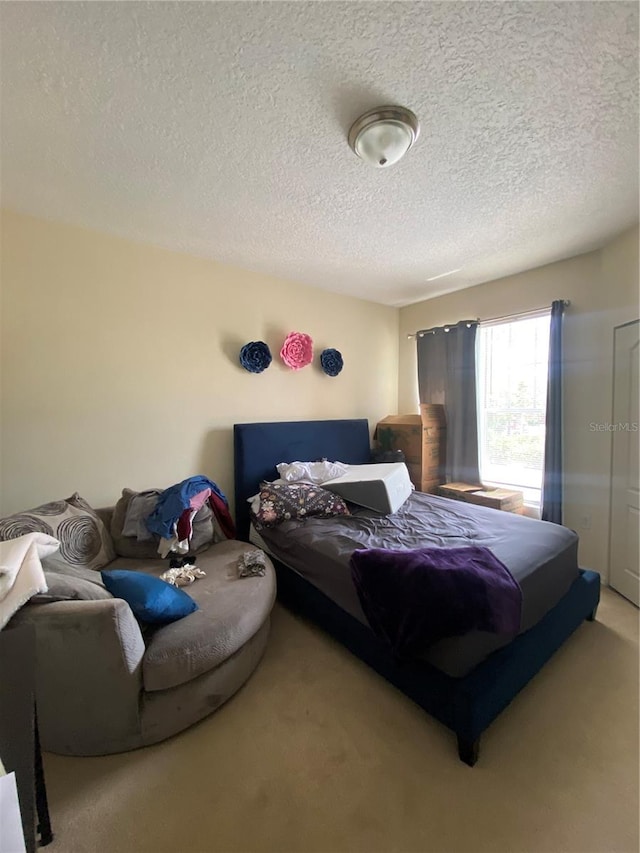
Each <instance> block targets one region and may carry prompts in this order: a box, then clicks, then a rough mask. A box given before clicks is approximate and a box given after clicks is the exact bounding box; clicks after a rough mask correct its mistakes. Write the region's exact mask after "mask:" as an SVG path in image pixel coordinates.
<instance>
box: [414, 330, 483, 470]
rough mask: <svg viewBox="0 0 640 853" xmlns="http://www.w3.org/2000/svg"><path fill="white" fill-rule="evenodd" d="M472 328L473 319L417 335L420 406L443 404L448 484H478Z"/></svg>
mask: <svg viewBox="0 0 640 853" xmlns="http://www.w3.org/2000/svg"><path fill="white" fill-rule="evenodd" d="M477 328H478V324H477V322H476V321H475V320H464V321H462V322H460V323H457V324H456V325H455V326H443V327H440V328H437V329H429V330H428V331H425V332H418V344H417V349H418V387H419V393H420V402H421V403H441V404H444V408H445V415H446V419H447V448H446V480H447V482H448V483H455V482H462V483H471V484H476V483H480V470H479V465H478V408H477V399H476V332H477ZM445 329H448V331H445Z"/></svg>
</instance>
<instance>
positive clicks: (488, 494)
mask: <svg viewBox="0 0 640 853" xmlns="http://www.w3.org/2000/svg"><path fill="white" fill-rule="evenodd" d="M440 494H441V495H442V497H443V498H453V499H454V500H458V501H465V502H466V503H471V504H477V505H478V506H487V507H490V508H492V509H501V510H503V511H504V512H515V513H518V514H522V510H523V507H524V498H523V495H522V492H518V491H513V490H511V489H498V488H488V489H483V488H482V487H481V486H478V485H475V486H474V485H471V484H469V483H446V484H445V485H443V486H440Z"/></svg>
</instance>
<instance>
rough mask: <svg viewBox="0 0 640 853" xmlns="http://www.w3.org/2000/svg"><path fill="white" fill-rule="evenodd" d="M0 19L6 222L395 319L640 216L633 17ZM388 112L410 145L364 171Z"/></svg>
mask: <svg viewBox="0 0 640 853" xmlns="http://www.w3.org/2000/svg"><path fill="white" fill-rule="evenodd" d="M0 7H1V10H0V15H1V24H2V57H1V63H2V64H1V72H2V73H1V80H2V125H1V137H2V153H1V156H2V160H1V165H2V201H3V204H4V205H5V206H7V207H11V208H15V209H18V210H21V211H24V212H27V213H32V214H35V215H39V216H43V217H46V218H50V219H56V220H61V221H64V222H69V223H76V224H80V225H85V226H88V227H90V228H95V229H99V230H102V231H107V232H111V233H116V234H120V235H122V236H126V237H129V238H132V239H135V240H140V241H144V242H150V243H154V244H157V245H161V246H166V247H168V248H172V249H178V250H182V251H186V252H190V253H194V254H198V255H204V256H207V257H212V258H216V259H217V260H220V261H223V262H227V263H231V264H235V265H238V266H242V267H245V268H248V269H254V270H258V271H261V272H266V273H270V274H272V275H275V276H279V277H283V278H287V279H291V280H294V281H299V282H304V283H307V284H310V285H315V286H318V287H322V288H326V289H328V290H333V291H338V292H344V293H350V294H353V295H355V296H359V297H363V298H365V299H372V300H375V301H378V302H383V303H387V304H391V305H402V304H407V303H411V302H416V301H418V300H421V299H425V298H427V297H429V296H433V295H437V294H439V293H443V292H446V291H448V290H456V289H459V288H462V287H467V286H469V285H473V284H478V283H480V282H482V281H487V280H489V279H493V278H498V277H500V276H504V275H508V274H511V273H514V272H518V271H521V270H523V269H529V268H531V267H535V266H539V265H541V264H544V263H547V262H550V261H554V260H558V259H560V258H565V257H569V256H571V255H575V254H579V253H581V252H584V251H588V250H590V249H593V248H597V247H599V246H601V245H602V244H603V243H605V242H606V241H607V240H608V239H610V238H611V237H612V236H614V235H615V234H617V233H619V232H620V231H622V230H623V229H624V228H626V227H628V226H630V225H632V224H633V223H634V222H636V221H637V207H638V5H637V4H636V3H635V2H633V3H626V2H601V3H600V2H595V3H592V2H579V3H578V2H575V3H572V2H558V3H552V2H544V3H536V2H532V3H529V2H515V3H492V2H483V3H475V2H464V3H463V2H460V3H449V2H444V3H436V2H433V3H431V2H418V3H414V2H399V3H386V2H376V3H370V2H346V3H344V2H272V3H255V2H221V3H213V2H212V3H197V2H184V3H167V2H164V3H138V2H127V3H120V2H100V3H94V2H90V3H83V2H73V3H71V2H43V3H41V2H10V3H9V2H3V3H1V4H0ZM384 103H400V104H405V105H406V106H408V107H410V108H411V109H412V110H414V112H415V113H416V114H417V115H418V117H419V118H420V120H421V125H422V132H421V136H420V139H419V140H418V143H417V144H416V146H415V148H414V149H412V150H411V151H410V152H409V154H408V155H407V156H406V158H405V159H404V160H403V161H402V162H401V163H399V164H398V165H397V166H395V167H392V168H390V169H387V170H376V169H373V168H371V167H369V166H367V165H366V164H364V163H363V162H362V161H360V160H358V159H357V158H356V157H355V156H354V155H353V153H352V152H351V151H350V149H349V148H348V146H347V142H346V134H347V131H348V128H349V126H350V124H351V122H352V121H353V120H354V119H355V118H356V117H357V116H358V115H359V114H360V113H362V112H364V111H365V110H367V109H370V108H371V107H374V106H377V105H380V104H384ZM454 268H461V271H460V272H459V273H456V274H454V275H452V276H449V277H446V278H442V279H440V280H438V281H434V282H432V283H428V282H427V281H426V279H427V278H430V277H433V276H438V275H440V274H441V273H444V272H447V271H449V270H452V269H454Z"/></svg>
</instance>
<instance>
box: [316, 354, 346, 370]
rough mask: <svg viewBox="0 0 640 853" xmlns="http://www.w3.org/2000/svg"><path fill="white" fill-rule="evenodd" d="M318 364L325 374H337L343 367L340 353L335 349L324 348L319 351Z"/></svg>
mask: <svg viewBox="0 0 640 853" xmlns="http://www.w3.org/2000/svg"><path fill="white" fill-rule="evenodd" d="M320 366H321V367H322V369H323V370H324V372H325V373H326V374H327V376H337V375H338V374H339V373H340V371H341V370H342V368H343V367H344V361H343V360H342V353H341V352H339V351H338V350H337V349H324V350H322V352H321V353H320Z"/></svg>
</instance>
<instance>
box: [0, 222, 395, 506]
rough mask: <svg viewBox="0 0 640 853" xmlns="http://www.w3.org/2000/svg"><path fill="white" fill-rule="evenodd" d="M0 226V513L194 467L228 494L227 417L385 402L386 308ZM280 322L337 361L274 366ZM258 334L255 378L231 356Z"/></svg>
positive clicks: (96, 500) (146, 483) (389, 315)
mask: <svg viewBox="0 0 640 853" xmlns="http://www.w3.org/2000/svg"><path fill="white" fill-rule="evenodd" d="M1 237H2V261H1V268H0V272H1V276H2V278H1V284H2V325H1V332H2V373H1V379H2V412H1V428H2V432H1V441H2V447H1V450H2V460H1V461H2V468H1V488H2V501H1V512H2V513H3V514H4V513H8V512H13V511H16V510H20V509H27V508H28V507H31V506H34V505H35V504H38V503H41V502H43V501H47V500H53V499H56V498H59V497H62V496H66V495H69V494H70V493H72V492H73V491H75V490H77V491H79V492H80V493H81V494H82V495H83V496H84V497H85V498H86V499H87V500H89V502H90V503H92V504H93V505H96V506H99V505H105V504H110V503H113V502H114V501H115V499H116V498H117V497H118V496H119V494H120V490H121V489H122V488H123V487H124V486H128V487H131V488H135V489H142V488H148V487H150V486H156V485H158V486H161V487H162V486H167V485H170V484H171V483H174V482H176V481H178V480H181V479H182V478H184V477H186V476H189V475H191V474H195V473H203V474H206V475H207V476H209V477H211V478H212V479H214V480H215V481H216V482H218V483H219V484H220V486H221V487H222V489H223V490H224V491H225V492H226V493H227V494H228V496H229V497H230V498H231V497H232V494H233V443H232V429H231V426H232V424H233V423H235V422H243V421H264V420H267V421H268V420H302V419H307V418H308V419H319V418H345V417H346V418H348V417H366V418H368V419H369V422H370V424H371V426H372V427H373V425H374V424H375V422H376V421H377V420H378V419H379V418H381V417H383V416H384V415H387V414H389V413H391V412H395V411H396V410H397V383H398V311H397V309H395V308H389V307H385V306H381V305H377V304H374V303H371V302H366V301H362V300H358V299H354V298H351V297H343V296H338V295H335V294H331V293H327V292H324V291H320V290H315V289H312V288H308V287H303V286H299V285H295V284H293V283H290V282H285V281H280V280H276V279H272V278H268V277H266V276H263V275H258V274H253V273H250V272H246V271H243V270H240V269H236V268H232V267H228V266H224V265H221V264H217V263H214V262H212V261H209V260H203V259H199V258H194V257H190V256H188V255H183V254H179V253H175V252H169V251H165V250H162V249H156V248H153V247H150V246H144V245H138V244H135V243H131V242H127V241H125V240H121V239H118V238H113V237H108V236H104V235H101V234H98V233H94V232H91V231H87V230H84V229H80V228H76V227H67V226H63V225H59V224H53V223H50V222H45V221H43V220H38V219H34V218H31V217H27V216H23V215H20V214H16V213H13V212H6V211H5V212H4V213H3V216H2V221H1ZM291 330H297V331H303V332H307V333H308V334H310V335H311V336H312V337H313V339H314V341H315V345H316V350H317V351H318V352H319V351H320V350H322V349H323V348H324V347H327V346H334V347H336V348H338V349H339V350H341V351H342V353H343V355H344V359H345V368H344V370H343V372H342V373H341V374H340V375H339V376H338V377H336V378H329V377H327V376H325V375H324V374H323V373H322V372H321V371H320V370H319V368H317V367H316V366H315V364H314V365H311V366H309V367H307V368H305V369H303V370H302V371H300V372H294V371H291V370H288V369H287V368H285V367H284V365H283V364H282V362H281V361H280V360H279V358H278V355H277V354H278V352H279V349H280V345H281V343H282V341H283V339H284V336H285V335H286V333H287V332H289V331H291ZM258 339H262V340H265V341H267V343H268V344H269V346H270V348H271V350H272V353H274V356H275V357H274V362H273V363H272V365H271V367H270V368H269V369H268V370H267V371H266V372H265V373H263V374H261V375H257V376H256V375H252V374H250V373H247V372H246V371H245V370H243V369H242V368H240V366H239V364H238V353H239V350H240V347H241V346H242V344H244V343H246V342H247V341H249V340H258ZM368 342H372V343H371V344H369V343H368Z"/></svg>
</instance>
